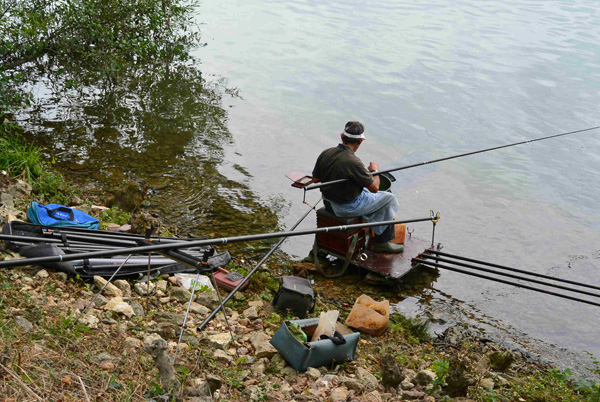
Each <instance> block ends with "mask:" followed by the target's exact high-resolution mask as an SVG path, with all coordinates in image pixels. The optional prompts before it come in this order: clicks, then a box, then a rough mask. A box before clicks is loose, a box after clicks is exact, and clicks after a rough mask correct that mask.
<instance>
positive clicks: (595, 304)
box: [413, 258, 600, 307]
mask: <svg viewBox="0 0 600 402" xmlns="http://www.w3.org/2000/svg"><path fill="white" fill-rule="evenodd" d="M413 261H414V262H418V263H420V264H422V265H424V266H427V267H430V268H442V269H447V270H449V271H454V272H458V273H461V274H465V275H470V276H475V277H477V278H482V279H487V280H490V281H493V282H500V283H504V284H506V285H511V286H515V287H518V288H523V289H528V290H533V291H534V292H539V293H546V294H549V295H552V296H557V297H562V298H563V299H569V300H573V301H577V302H580V303H585V304H591V305H592V306H598V307H600V303H596V302H593V301H589V300H585V299H580V298H578V297H573V296H569V295H565V294H562V293H554V292H551V291H549V290H545V289H539V288H535V287H533V286H528V285H523V284H521V283H515V282H511V281H505V280H503V279H499V278H493V277H490V276H486V275H482V274H478V273H476V272H470V271H465V270H462V269H459V268H454V267H449V266H447V265H443V264H436V263H434V262H431V261H428V260H423V259H420V258H413Z"/></svg>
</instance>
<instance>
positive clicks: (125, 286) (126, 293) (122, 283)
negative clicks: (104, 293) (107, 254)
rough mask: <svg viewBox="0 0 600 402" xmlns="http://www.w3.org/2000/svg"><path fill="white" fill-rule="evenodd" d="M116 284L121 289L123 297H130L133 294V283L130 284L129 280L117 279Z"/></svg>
mask: <svg viewBox="0 0 600 402" xmlns="http://www.w3.org/2000/svg"><path fill="white" fill-rule="evenodd" d="M114 284H115V286H116V287H117V288H118V289H120V290H121V293H122V294H123V297H130V296H131V285H130V284H129V282H127V281H126V280H124V279H117V280H116V281H115V282H114Z"/></svg>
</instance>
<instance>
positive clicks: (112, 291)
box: [94, 276, 123, 297]
mask: <svg viewBox="0 0 600 402" xmlns="http://www.w3.org/2000/svg"><path fill="white" fill-rule="evenodd" d="M107 282H108V281H107V280H106V279H104V278H103V277H101V276H94V284H95V285H96V287H97V288H98V289H102V288H103V287H104V285H106V284H107ZM103 293H104V294H105V295H106V296H108V297H123V292H121V289H119V288H118V287H116V286H115V285H113V284H112V283H109V284H108V286H106V288H105V289H104V292H103Z"/></svg>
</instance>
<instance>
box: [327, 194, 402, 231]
mask: <svg viewBox="0 0 600 402" xmlns="http://www.w3.org/2000/svg"><path fill="white" fill-rule="evenodd" d="M328 201H329V203H330V204H331V208H332V209H333V212H334V213H335V214H336V215H337V216H339V217H340V218H350V217H355V216H360V217H362V218H363V219H364V220H366V221H367V222H381V221H391V220H392V219H394V216H395V215H396V211H397V210H398V208H400V205H398V201H397V200H396V196H395V195H394V194H392V193H388V192H385V191H378V192H376V193H372V192H370V191H369V190H367V189H366V188H363V190H362V193H360V195H359V196H358V197H356V198H355V199H354V200H353V201H350V202H347V203H345V204H338V203H336V202H333V201H331V200H328ZM388 227H389V228H393V227H394V226H393V225H392V226H375V227H373V228H371V229H373V232H375V234H376V235H382V234H383V232H385V231H386V229H388ZM388 232H389V230H388ZM391 232H392V233H394V231H393V230H392V231H391ZM391 238H393V236H392V237H391ZM388 240H389V239H388Z"/></svg>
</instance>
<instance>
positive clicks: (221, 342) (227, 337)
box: [208, 332, 233, 350]
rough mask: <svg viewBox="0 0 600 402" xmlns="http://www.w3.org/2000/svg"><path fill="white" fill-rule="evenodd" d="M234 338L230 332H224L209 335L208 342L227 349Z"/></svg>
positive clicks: (213, 345) (212, 345) (215, 346)
mask: <svg viewBox="0 0 600 402" xmlns="http://www.w3.org/2000/svg"><path fill="white" fill-rule="evenodd" d="M232 341H233V339H232V338H231V334H230V333H229V332H222V333H219V334H214V335H209V336H208V342H209V344H210V346H211V347H213V348H218V349H223V350H227V349H228V348H229V345H231V342H232Z"/></svg>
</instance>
